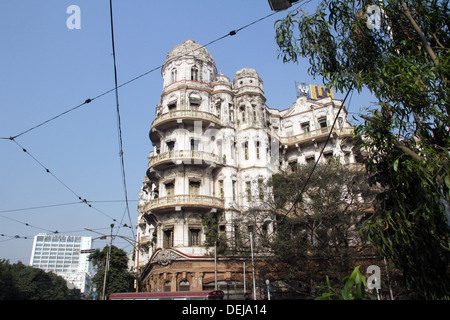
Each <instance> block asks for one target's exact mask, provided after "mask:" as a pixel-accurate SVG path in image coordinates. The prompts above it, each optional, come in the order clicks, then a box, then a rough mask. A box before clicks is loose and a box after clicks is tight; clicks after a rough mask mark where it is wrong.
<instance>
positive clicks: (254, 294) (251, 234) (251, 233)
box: [250, 231, 256, 300]
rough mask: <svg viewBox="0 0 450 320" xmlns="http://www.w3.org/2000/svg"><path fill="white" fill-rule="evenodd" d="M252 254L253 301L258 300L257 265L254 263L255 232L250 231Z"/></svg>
mask: <svg viewBox="0 0 450 320" xmlns="http://www.w3.org/2000/svg"><path fill="white" fill-rule="evenodd" d="M250 252H251V255H252V278H253V300H256V281H255V263H254V261H253V232H251V231H250Z"/></svg>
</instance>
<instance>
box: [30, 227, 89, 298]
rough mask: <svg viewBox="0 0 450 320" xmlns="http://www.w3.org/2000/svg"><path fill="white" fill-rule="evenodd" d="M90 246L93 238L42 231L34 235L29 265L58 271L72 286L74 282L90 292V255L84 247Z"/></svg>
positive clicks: (81, 289)
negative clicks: (50, 233) (85, 251)
mask: <svg viewBox="0 0 450 320" xmlns="http://www.w3.org/2000/svg"><path fill="white" fill-rule="evenodd" d="M91 246H92V238H91V237H81V236H62V235H48V234H45V233H40V234H38V235H36V236H35V237H34V241H33V248H32V251H31V258H30V266H32V267H35V268H39V269H42V270H45V271H52V272H54V273H56V274H57V275H59V276H61V277H63V278H64V279H66V281H67V284H68V287H69V288H70V287H71V286H72V285H73V286H74V287H76V288H78V289H80V291H81V292H82V293H84V294H86V295H87V294H89V292H90V288H89V283H88V280H89V279H90V277H91V271H92V270H91V264H90V262H89V254H88V253H83V252H82V250H89V249H91Z"/></svg>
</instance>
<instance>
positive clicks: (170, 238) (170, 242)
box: [163, 229, 173, 248]
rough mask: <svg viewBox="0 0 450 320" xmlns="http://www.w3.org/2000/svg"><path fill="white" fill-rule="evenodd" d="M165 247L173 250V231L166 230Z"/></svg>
mask: <svg viewBox="0 0 450 320" xmlns="http://www.w3.org/2000/svg"><path fill="white" fill-rule="evenodd" d="M163 247H164V248H171V247H173V229H169V230H165V231H164V236H163Z"/></svg>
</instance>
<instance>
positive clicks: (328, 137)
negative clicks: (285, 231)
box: [283, 84, 353, 219]
mask: <svg viewBox="0 0 450 320" xmlns="http://www.w3.org/2000/svg"><path fill="white" fill-rule="evenodd" d="M351 91H353V84H351V85H350V88H349V90H348V91H347V94H346V95H345V98H344V100H343V101H342V103H341V105H340V107H339V110H338V112H337V114H336V116H335V118H334V121H333V124H332V126H331V128H330V132H329V133H328V136H327V139H326V140H325V143H324V145H323V147H322V149H321V150H320V153H319V156H318V157H317V159H316V162H315V163H314V166H313V168H312V169H311V172H310V173H309V175H308V178H307V179H306V181H305V183H304V184H303V186H302V188H301V189H300V192H299V193H298V194H297V195H296V197H295V200H294V202H293V203H292V205H291V207H290V209H289V210H288V211H287V212H286V213H285V214H284V216H283V219H284V218H285V217H287V216H288V215H289V214H290V213H291V211H292V210H293V209H294V207H295V205H296V204H297V202H298V201H299V200H300V199H301V197H302V194H303V192H304V191H305V189H306V186H307V185H308V182H309V180H310V179H311V177H312V175H313V173H314V171H315V170H316V167H317V164H318V163H319V161H320V158H321V156H322V154H323V152H324V150H325V147H326V146H327V144H328V141H329V140H330V137H331V134H332V133H333V129H334V126H335V125H336V121H337V119H338V117H339V114H340V112H341V110H342V108H343V107H344V103H345V100H347V97H348V95H349V94H350V92H351Z"/></svg>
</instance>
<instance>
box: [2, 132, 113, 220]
mask: <svg viewBox="0 0 450 320" xmlns="http://www.w3.org/2000/svg"><path fill="white" fill-rule="evenodd" d="M11 140H12V141H13V142H14V143H15V144H16V145H17V146H18V147H19V148H21V149H22V151H23V152H25V153H26V154H27V155H28V156H30V157H31V159H33V160H34V161H35V162H36V163H37V164H39V165H40V166H41V167H42V168H43V169H44V170H45V171H46V172H47V173H49V174H50V175H52V176H53V178H55V179H56V180H57V181H58V182H59V183H60V184H61V185H63V186H64V187H65V188H66V189H67V190H69V191H70V192H71V193H72V194H73V195H74V196H75V197H77V198H78V200H80V201H81V203H84V204H86V205H87V206H88V207H90V208H92V209H94V210H96V211H97V212H99V213H101V214H103V215H104V216H106V217H108V218H110V219H112V220H113V221H116V219H115V218H113V217H111V216H110V215H108V214H106V213H105V212H103V211H101V210H99V209H97V208H95V207H94V206H92V205H91V204H90V203H89V201H88V200H86V199H85V198H83V197H81V196H80V195H79V194H78V193H76V192H75V191H74V190H73V189H72V188H70V187H69V186H68V185H67V184H66V183H64V182H63V181H62V180H61V179H60V178H59V177H58V176H56V175H55V174H54V173H53V172H52V171H50V169H48V168H47V167H46V166H44V164H43V163H42V162H41V161H39V160H38V159H37V158H36V157H35V156H33V155H32V154H31V153H30V152H29V151H28V150H27V149H25V148H24V147H23V146H22V145H21V144H20V143H18V142H17V141H16V140H15V139H13V138H11Z"/></svg>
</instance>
